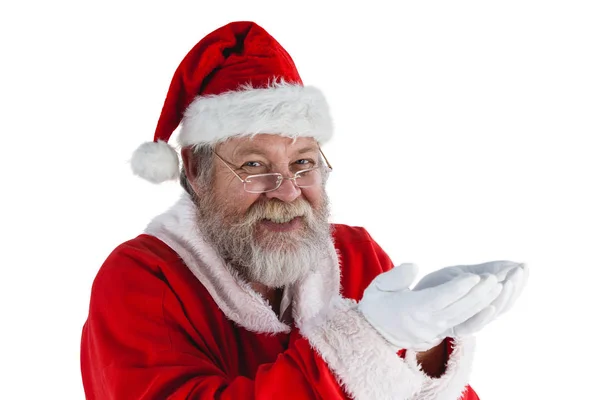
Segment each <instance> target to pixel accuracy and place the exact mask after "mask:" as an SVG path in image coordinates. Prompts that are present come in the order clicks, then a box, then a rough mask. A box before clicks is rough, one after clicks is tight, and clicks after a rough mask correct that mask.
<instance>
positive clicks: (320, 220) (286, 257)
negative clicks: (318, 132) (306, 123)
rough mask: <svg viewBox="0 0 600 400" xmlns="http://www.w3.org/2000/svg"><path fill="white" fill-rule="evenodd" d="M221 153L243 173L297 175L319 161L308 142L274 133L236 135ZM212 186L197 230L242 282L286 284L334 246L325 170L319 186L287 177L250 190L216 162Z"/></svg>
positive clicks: (200, 209)
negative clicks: (298, 183)
mask: <svg viewBox="0 0 600 400" xmlns="http://www.w3.org/2000/svg"><path fill="white" fill-rule="evenodd" d="M215 152H216V153H217V154H219V156H220V157H222V159H223V160H226V161H224V162H227V165H229V167H230V168H231V169H232V170H234V171H235V172H236V174H238V175H240V177H242V179H244V178H245V176H247V175H252V174H260V173H270V172H278V173H281V174H282V175H283V176H285V177H290V176H293V174H294V172H296V171H297V170H298V169H299V168H302V169H305V168H310V167H312V166H314V165H316V163H318V160H319V154H320V153H319V148H318V144H317V143H316V142H315V141H314V140H312V139H308V138H302V139H297V140H295V141H294V140H292V139H290V138H284V137H281V136H275V135H258V136H255V137H253V138H236V139H233V140H230V141H228V142H226V143H223V144H222V145H220V146H217V148H216V149H215ZM214 165H215V175H214V179H213V185H212V187H211V188H209V189H207V190H205V191H204V193H202V194H201V195H199V196H198V198H197V206H198V226H199V228H200V231H201V232H202V233H203V234H204V235H205V237H206V239H207V240H208V241H209V242H211V243H212V245H213V246H214V247H215V249H216V250H217V251H218V252H219V253H220V254H221V256H222V257H223V258H224V260H225V261H226V262H227V263H228V264H229V265H230V266H231V267H233V268H234V269H236V270H237V271H238V272H239V273H240V274H241V275H242V276H243V277H245V278H246V279H248V280H249V281H251V282H258V283H261V284H264V285H266V286H267V287H282V286H285V285H288V284H290V283H293V282H295V281H297V280H298V279H300V278H301V277H302V276H304V275H305V274H306V273H307V272H308V271H309V270H310V269H311V268H313V267H314V266H316V265H318V264H319V263H320V262H321V259H322V258H323V256H324V254H326V253H327V251H328V250H327V249H328V245H329V244H330V243H331V237H330V231H329V223H328V216H329V208H328V202H327V196H326V194H325V192H324V188H323V181H322V178H321V173H322V172H321V171H320V170H318V171H315V173H316V174H318V177H319V178H318V180H317V182H316V183H315V184H314V185H313V186H309V187H304V188H298V187H297V186H295V184H294V183H293V182H292V181H289V180H284V181H283V183H282V184H281V186H280V187H279V188H277V189H276V190H274V191H271V192H266V193H259V194H256V193H248V192H246V191H245V190H244V185H243V183H242V182H240V180H239V178H238V177H236V176H235V174H233V173H232V171H231V170H230V169H229V168H228V167H227V166H226V165H225V164H224V163H223V162H219V161H218V160H216V158H215V164H214Z"/></svg>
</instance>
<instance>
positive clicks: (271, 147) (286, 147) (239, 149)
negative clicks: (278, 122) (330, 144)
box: [217, 134, 319, 157]
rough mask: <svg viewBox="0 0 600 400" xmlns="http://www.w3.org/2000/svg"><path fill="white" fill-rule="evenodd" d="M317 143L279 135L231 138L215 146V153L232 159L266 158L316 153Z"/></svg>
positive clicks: (303, 138) (308, 138) (312, 140)
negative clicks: (252, 155) (258, 155)
mask: <svg viewBox="0 0 600 400" xmlns="http://www.w3.org/2000/svg"><path fill="white" fill-rule="evenodd" d="M318 150H319V146H318V143H317V141H316V140H315V139H314V138H311V137H298V138H290V137H286V136H281V135H270V134H259V135H254V136H243V137H239V138H232V139H229V140H227V141H226V142H224V143H221V144H219V145H218V146H217V151H218V152H220V153H223V154H228V155H230V156H233V157H242V156H245V155H250V154H261V155H264V156H266V157H277V156H284V155H292V154H296V153H299V152H308V151H318Z"/></svg>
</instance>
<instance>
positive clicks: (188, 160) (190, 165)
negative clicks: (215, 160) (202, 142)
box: [181, 146, 198, 183]
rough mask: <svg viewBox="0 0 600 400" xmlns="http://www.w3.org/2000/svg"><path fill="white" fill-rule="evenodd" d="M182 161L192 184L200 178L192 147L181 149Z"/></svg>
mask: <svg viewBox="0 0 600 400" xmlns="http://www.w3.org/2000/svg"><path fill="white" fill-rule="evenodd" d="M181 159H182V161H183V169H184V170H185V176H187V178H188V181H189V182H190V183H192V182H194V181H195V180H196V178H197V177H198V170H197V166H196V163H195V162H194V151H193V149H192V147H191V146H188V147H184V148H182V149H181Z"/></svg>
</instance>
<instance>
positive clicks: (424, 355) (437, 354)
mask: <svg viewBox="0 0 600 400" xmlns="http://www.w3.org/2000/svg"><path fill="white" fill-rule="evenodd" d="M446 346H447V344H446V340H442V342H441V343H440V344H438V345H437V346H434V347H432V348H431V349H429V350H426V351H421V352H418V353H416V358H417V362H418V363H419V365H420V366H421V369H422V370H423V372H425V373H426V374H427V375H429V376H430V377H432V378H439V377H440V376H442V375H443V374H444V372H446V364H447V362H448V349H447V347H446Z"/></svg>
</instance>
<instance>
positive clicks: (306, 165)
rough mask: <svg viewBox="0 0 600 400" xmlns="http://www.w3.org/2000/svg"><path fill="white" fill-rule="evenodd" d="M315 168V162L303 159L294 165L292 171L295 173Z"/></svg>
mask: <svg viewBox="0 0 600 400" xmlns="http://www.w3.org/2000/svg"><path fill="white" fill-rule="evenodd" d="M314 166H315V162H314V161H313V160H311V159H310V158H301V159H299V160H296V161H294V162H293V163H292V166H291V170H292V171H294V172H298V171H303V170H305V169H310V168H312V167H314Z"/></svg>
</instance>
